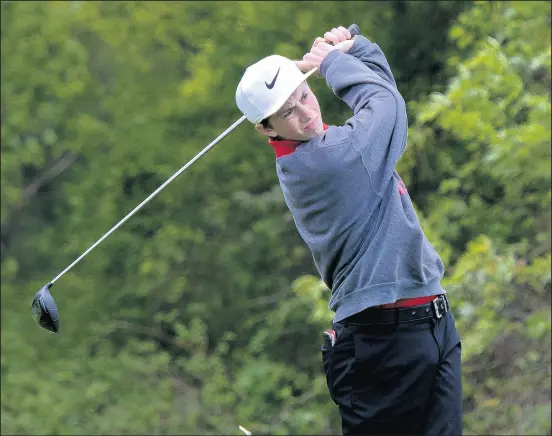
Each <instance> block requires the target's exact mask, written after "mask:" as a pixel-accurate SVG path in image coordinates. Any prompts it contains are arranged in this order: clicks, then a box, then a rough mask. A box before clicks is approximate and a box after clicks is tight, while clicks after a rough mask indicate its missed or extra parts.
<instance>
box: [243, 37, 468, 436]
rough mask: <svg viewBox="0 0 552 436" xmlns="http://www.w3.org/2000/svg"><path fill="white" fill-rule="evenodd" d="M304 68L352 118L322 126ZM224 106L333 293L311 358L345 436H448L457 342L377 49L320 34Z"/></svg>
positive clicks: (456, 392) (251, 73)
mask: <svg viewBox="0 0 552 436" xmlns="http://www.w3.org/2000/svg"><path fill="white" fill-rule="evenodd" d="M329 43H331V44H333V45H330V44H329ZM316 69H318V70H319V72H320V74H321V75H322V76H323V77H324V78H325V79H326V82H327V84H328V85H329V86H330V88H331V89H332V90H333V92H334V93H335V95H336V96H337V97H339V98H340V99H341V100H343V101H344V102H345V103H347V104H348V105H349V107H350V108H351V109H352V110H353V116H352V117H351V118H350V119H349V120H347V122H346V123H345V124H344V125H343V126H330V127H328V126H326V125H325V124H324V123H323V121H322V116H321V113H320V107H319V105H318V101H317V100H316V97H315V96H314V94H313V93H312V92H311V90H310V88H309V87H308V85H307V84H306V82H305V80H306V78H307V77H308V76H309V75H310V74H312V73H313V72H314V71H315V70H316ZM304 72H306V74H304ZM236 102H237V104H238V107H239V108H240V110H241V111H242V112H243V113H244V115H245V116H246V117H247V118H248V119H249V120H250V121H251V122H252V123H254V124H255V127H256V129H257V130H258V131H259V132H261V133H262V134H263V135H266V136H268V137H269V143H270V144H271V145H272V146H273V147H274V149H275V151H276V169H277V174H278V178H279V181H280V185H281V187H282V191H283V194H284V198H285V201H286V204H287V206H288V208H289V210H290V211H291V213H292V215H293V218H294V221H295V224H296V226H297V229H298V231H299V233H300V234H301V236H302V238H303V239H304V241H305V242H306V243H307V244H308V246H309V248H310V249H311V251H312V255H313V258H314V262H315V264H316V267H317V268H318V271H319V272H320V275H321V277H322V278H323V280H324V282H325V283H326V285H327V286H328V288H329V289H330V290H331V298H330V302H329V307H330V309H331V310H333V311H334V312H335V318H334V321H333V330H330V331H329V335H330V336H331V339H332V340H331V341H330V342H329V343H328V344H326V345H324V346H322V358H323V363H324V371H325V373H326V379H327V383H328V389H329V392H330V396H331V397H332V399H333V401H334V402H335V403H336V404H337V405H338V406H339V412H340V414H341V417H342V429H343V434H347V435H349V434H379V435H383V434H431V435H460V434H461V432H462V418H461V416H462V387H461V372H460V369H461V362H460V351H461V344H460V339H459V335H458V332H457V330H456V327H455V323H454V318H453V317H452V315H451V313H450V311H449V304H448V300H447V298H446V297H445V295H444V294H445V291H444V290H443V289H442V288H441V284H440V282H441V278H442V277H443V271H444V268H443V263H442V261H441V259H440V258H439V255H438V254H437V253H436V252H435V250H434V249H433V247H432V246H431V244H430V243H429V242H428V240H427V239H426V237H425V235H424V233H423V231H422V229H421V227H420V223H419V221H418V218H417V216H416V213H415V211H414V208H413V207H412V203H411V200H410V198H409V195H408V191H407V189H406V187H405V185H404V183H403V182H402V180H401V178H400V177H399V175H398V174H397V172H396V171H395V165H396V163H397V160H398V159H399V157H400V156H401V154H402V153H403V151H404V149H405V147H406V141H407V129H408V121H407V115H406V106H405V102H404V100H403V98H402V97H401V95H400V93H399V91H398V90H397V86H396V83H395V80H394V78H393V75H392V73H391V70H390V68H389V65H388V63H387V60H386V59H385V56H384V55H383V53H382V51H381V50H380V48H379V47H378V46H377V45H376V44H373V43H371V42H370V41H369V40H368V39H367V38H365V37H363V36H360V35H359V36H356V37H355V38H354V39H351V35H350V33H349V32H348V30H347V29H345V28H344V27H339V28H335V29H332V31H330V32H326V33H325V34H324V37H323V38H317V39H316V40H315V43H314V45H313V47H312V49H311V51H310V52H309V53H307V54H306V55H305V56H304V57H303V60H302V61H297V62H294V61H291V60H289V59H286V58H283V57H280V56H269V57H267V58H264V59H262V60H261V61H259V62H257V63H256V64H254V65H252V66H251V67H249V68H248V69H247V70H246V72H245V74H244V76H243V78H242V79H241V81H240V83H239V85H238V89H237V91H236Z"/></svg>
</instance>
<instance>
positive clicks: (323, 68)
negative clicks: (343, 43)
mask: <svg viewBox="0 0 552 436" xmlns="http://www.w3.org/2000/svg"><path fill="white" fill-rule="evenodd" d="M339 56H345V54H344V53H343V52H342V51H341V50H332V51H331V52H330V53H328V55H327V56H326V57H325V58H324V60H323V61H322V63H321V64H320V74H321V75H322V77H324V78H326V73H327V71H328V68H330V65H331V64H332V62H333V61H335V60H336V59H337V58H338V57H339Z"/></svg>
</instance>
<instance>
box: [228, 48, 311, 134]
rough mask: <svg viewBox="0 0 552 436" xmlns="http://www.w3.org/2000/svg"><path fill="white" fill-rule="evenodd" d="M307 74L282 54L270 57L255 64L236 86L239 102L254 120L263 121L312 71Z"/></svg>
mask: <svg viewBox="0 0 552 436" xmlns="http://www.w3.org/2000/svg"><path fill="white" fill-rule="evenodd" d="M315 71H316V68H313V69H312V70H310V71H309V72H308V73H306V74H303V73H302V72H301V70H300V69H299V68H297V65H295V62H293V61H292V60H290V59H288V58H285V57H283V56H279V55H272V56H268V57H266V58H264V59H261V60H260V61H259V62H257V63H255V64H253V65H251V66H250V67H249V68H247V69H246V70H245V73H244V75H243V77H242V79H241V80H240V83H239V84H238V88H237V89H236V103H237V105H238V108H239V109H240V111H242V113H243V114H244V115H245V117H246V118H247V119H248V120H249V121H251V122H252V123H254V124H256V123H260V122H261V121H262V120H264V119H265V118H267V117H269V116H270V115H273V114H274V113H275V112H277V111H278V109H280V108H281V107H282V106H283V105H284V103H285V102H286V101H287V99H288V98H289V97H290V96H291V94H293V93H294V92H295V90H296V89H297V87H298V86H299V85H300V84H301V83H303V82H304V81H305V80H306V79H307V78H308V77H309V76H310V75H311V74H312V73H314V72H315Z"/></svg>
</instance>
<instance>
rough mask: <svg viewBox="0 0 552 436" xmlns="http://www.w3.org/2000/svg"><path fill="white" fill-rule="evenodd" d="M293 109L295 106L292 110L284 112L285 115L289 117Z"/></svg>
mask: <svg viewBox="0 0 552 436" xmlns="http://www.w3.org/2000/svg"><path fill="white" fill-rule="evenodd" d="M293 109H294V108H291V109H290V110H288V111H286V112H284V117H286V118H287V117H289V116H290V115H291V114H292V113H293Z"/></svg>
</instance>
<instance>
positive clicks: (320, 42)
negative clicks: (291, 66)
mask: <svg viewBox="0 0 552 436" xmlns="http://www.w3.org/2000/svg"><path fill="white" fill-rule="evenodd" d="M352 37H353V36H352V35H351V32H349V30H347V29H346V28H345V27H343V26H339V27H337V28H333V29H332V30H331V31H329V32H326V33H324V37H323V38H322V37H318V38H316V39H315V40H314V43H313V44H312V48H311V50H310V51H309V52H308V53H307V54H305V55H304V56H303V60H301V61H295V65H297V67H298V68H299V69H300V70H301V71H302V72H304V73H306V72H308V71H310V70H312V69H313V68H318V69H319V68H320V64H321V63H322V61H323V60H324V59H325V58H326V56H327V55H328V53H330V52H331V51H333V50H341V51H342V52H343V53H347V52H348V51H349V50H350V49H351V47H352V46H353V44H354V42H355V41H354V40H353V39H352Z"/></svg>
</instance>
